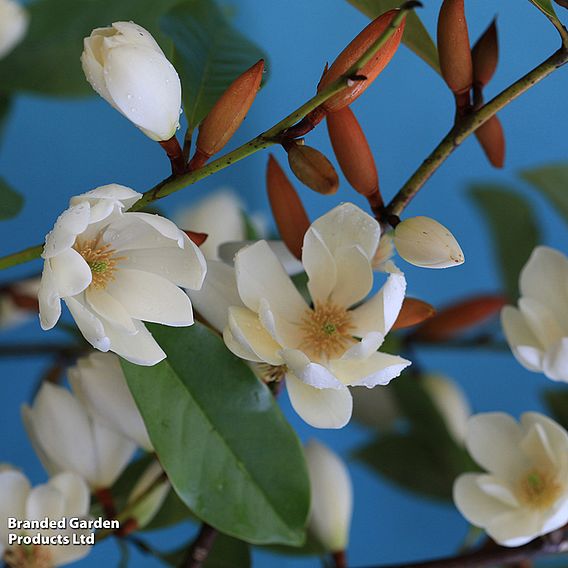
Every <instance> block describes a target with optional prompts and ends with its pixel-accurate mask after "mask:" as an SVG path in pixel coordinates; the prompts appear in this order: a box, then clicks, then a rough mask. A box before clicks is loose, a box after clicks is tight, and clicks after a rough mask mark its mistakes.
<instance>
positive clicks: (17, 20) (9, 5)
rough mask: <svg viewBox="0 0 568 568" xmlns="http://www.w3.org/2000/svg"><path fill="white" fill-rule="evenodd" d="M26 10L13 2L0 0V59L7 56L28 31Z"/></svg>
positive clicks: (11, 0)
mask: <svg viewBox="0 0 568 568" xmlns="http://www.w3.org/2000/svg"><path fill="white" fill-rule="evenodd" d="M29 19H30V18H29V16H28V13H27V12H26V10H24V8H23V7H22V6H20V5H19V4H18V3H17V2H14V1H13V0H0V59H2V57H4V56H6V55H8V53H10V51H12V49H14V47H16V45H17V44H18V43H20V41H22V39H23V37H24V35H25V34H26V31H27V30H28V24H29Z"/></svg>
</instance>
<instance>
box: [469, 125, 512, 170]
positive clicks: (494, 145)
mask: <svg viewBox="0 0 568 568" xmlns="http://www.w3.org/2000/svg"><path fill="white" fill-rule="evenodd" d="M475 136H476V137H477V140H478V141H479V143H480V144H481V147H482V148H483V151H484V152H485V155H486V156H487V159H488V160H489V162H491V165H492V166H494V167H496V168H502V167H503V165H504V163H505V133H504V132H503V126H502V125H501V122H500V121H499V119H498V118H497V116H492V117H491V118H490V119H489V120H488V121H487V122H486V123H485V124H482V125H481V126H480V127H479V128H478V129H477V130H476V131H475Z"/></svg>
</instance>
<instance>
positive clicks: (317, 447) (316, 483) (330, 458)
mask: <svg viewBox="0 0 568 568" xmlns="http://www.w3.org/2000/svg"><path fill="white" fill-rule="evenodd" d="M304 453H305V456H306V464H307V466H308V473H309V476H310V486H311V493H312V504H311V509H310V516H309V521H308V526H309V530H310V531H311V532H312V533H313V534H314V536H315V537H316V538H317V540H318V541H319V542H320V544H322V545H323V547H324V548H325V549H326V550H328V551H329V552H341V551H343V550H345V549H346V548H347V543H348V541H349V529H350V525H351V515H352V511H353V488H352V484H351V478H350V476H349V471H348V470H347V467H346V465H345V463H344V462H343V461H342V460H341V458H339V456H337V455H336V454H335V453H333V452H332V451H331V450H330V449H329V448H327V447H326V446H324V445H323V444H321V443H320V442H316V441H315V440H310V442H308V444H306V447H305V448H304Z"/></svg>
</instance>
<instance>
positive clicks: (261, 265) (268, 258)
mask: <svg viewBox="0 0 568 568" xmlns="http://www.w3.org/2000/svg"><path fill="white" fill-rule="evenodd" d="M235 272H236V275H237V286H238V289H239V294H240V296H241V299H242V301H243V302H244V304H245V305H246V306H247V307H248V308H250V309H251V310H252V311H254V312H258V310H259V308H260V300H261V299H262V298H266V299H267V300H268V302H269V304H270V306H271V307H272V309H273V310H275V311H276V312H280V313H283V314H286V316H287V319H288V321H291V322H297V321H300V320H301V319H302V317H303V315H304V313H305V311H306V309H307V306H306V303H305V302H304V299H303V298H302V296H301V295H300V293H299V292H298V290H297V289H296V287H295V286H294V284H293V283H292V281H291V280H290V278H288V275H287V274H286V272H285V271H284V268H283V267H282V265H281V264H280V262H278V259H277V258H276V256H275V254H274V253H273V252H272V251H271V250H270V247H269V246H268V245H267V243H266V241H259V242H257V243H255V244H254V245H251V246H249V247H246V248H244V249H242V250H240V251H239V253H238V254H237V257H236V258H235Z"/></svg>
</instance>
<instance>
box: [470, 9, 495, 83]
mask: <svg viewBox="0 0 568 568" xmlns="http://www.w3.org/2000/svg"><path fill="white" fill-rule="evenodd" d="M471 57H472V60H473V79H474V81H475V83H476V84H478V85H480V86H481V87H485V85H487V83H489V81H491V79H492V78H493V75H494V74H495V70H496V69H497V62H498V60H499V40H498V37H497V21H496V20H493V21H492V22H491V24H490V25H489V27H488V28H487V29H486V30H485V32H483V35H482V36H481V37H480V38H479V39H478V40H477V43H476V44H475V46H474V47H473V49H472V51H471Z"/></svg>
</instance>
